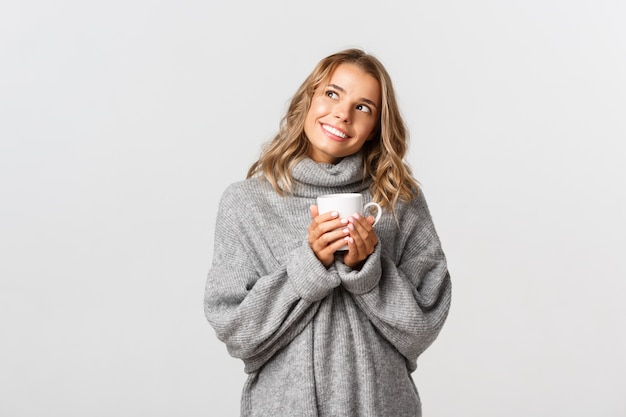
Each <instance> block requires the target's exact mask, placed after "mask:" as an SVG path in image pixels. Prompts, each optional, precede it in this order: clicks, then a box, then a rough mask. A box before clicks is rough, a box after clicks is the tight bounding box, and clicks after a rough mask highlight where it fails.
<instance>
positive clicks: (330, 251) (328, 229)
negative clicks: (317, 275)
mask: <svg viewBox="0 0 626 417" xmlns="http://www.w3.org/2000/svg"><path fill="white" fill-rule="evenodd" d="M310 210H311V217H312V218H313V221H312V222H311V224H310V225H309V229H308V230H309V245H311V249H313V253H315V256H317V259H319V260H320V262H321V263H323V264H324V266H325V267H326V268H328V267H329V266H331V265H332V263H333V261H334V260H335V252H337V250H338V249H339V248H340V247H342V246H343V245H345V244H346V242H345V240H344V238H346V237H348V233H347V232H346V230H347V229H346V225H347V222H346V221H345V220H344V221H342V220H341V219H339V214H338V213H337V212H336V211H333V212H330V213H322V214H321V215H320V214H319V210H318V208H317V206H316V205H312V206H311V207H310Z"/></svg>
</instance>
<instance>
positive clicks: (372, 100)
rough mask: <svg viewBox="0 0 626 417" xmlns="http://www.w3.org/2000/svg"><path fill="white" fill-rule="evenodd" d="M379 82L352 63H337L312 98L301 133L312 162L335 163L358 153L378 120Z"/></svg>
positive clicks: (379, 102)
mask: <svg viewBox="0 0 626 417" xmlns="http://www.w3.org/2000/svg"><path fill="white" fill-rule="evenodd" d="M380 106H381V91H380V84H379V83H378V81H377V80H376V79H375V78H374V77H372V76H371V75H369V74H367V73H366V72H364V71H363V70H361V69H360V68H359V67H357V66H356V65H353V64H340V65H339V66H337V68H335V70H334V71H333V72H332V73H331V75H330V77H329V79H328V80H327V82H326V83H322V84H321V85H320V86H319V87H318V88H317V90H316V91H315V94H314V95H313V97H312V98H311V106H310V108H309V111H308V113H307V115H306V118H305V120H304V133H305V134H306V136H307V138H308V140H309V143H310V145H311V146H310V147H309V153H308V156H309V157H310V158H311V159H312V160H314V161H315V162H325V163H332V164H334V163H337V162H339V160H341V158H343V157H345V156H348V155H352V154H355V153H356V152H358V151H359V150H360V149H361V147H362V146H363V144H364V143H365V141H367V140H368V139H370V138H371V135H372V133H373V132H374V129H375V128H376V126H377V125H378V121H379V119H380Z"/></svg>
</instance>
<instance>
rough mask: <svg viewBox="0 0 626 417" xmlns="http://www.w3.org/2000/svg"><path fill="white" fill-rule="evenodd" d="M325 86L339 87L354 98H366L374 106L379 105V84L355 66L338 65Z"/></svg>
mask: <svg viewBox="0 0 626 417" xmlns="http://www.w3.org/2000/svg"><path fill="white" fill-rule="evenodd" d="M326 84H327V85H334V86H336V87H339V88H341V89H343V90H344V91H345V93H346V94H348V95H350V96H354V97H355V98H366V99H368V100H371V101H373V102H374V103H376V104H379V103H380V98H381V97H380V96H381V91H380V83H379V82H378V80H377V79H376V78H374V77H373V76H371V75H370V74H368V73H367V72H365V71H363V70H362V69H361V68H360V67H358V66H357V65H354V64H340V65H338V66H337V67H336V68H335V69H334V70H333V71H332V72H331V73H330V76H329V77H328V80H327V83H326Z"/></svg>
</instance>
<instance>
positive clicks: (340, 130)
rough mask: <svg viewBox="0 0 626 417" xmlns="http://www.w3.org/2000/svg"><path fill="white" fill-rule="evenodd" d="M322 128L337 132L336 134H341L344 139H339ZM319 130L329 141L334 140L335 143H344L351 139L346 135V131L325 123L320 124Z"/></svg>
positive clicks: (339, 137)
mask: <svg viewBox="0 0 626 417" xmlns="http://www.w3.org/2000/svg"><path fill="white" fill-rule="evenodd" d="M324 126H326V127H328V128H331V129H333V130H336V131H338V132H341V133H343V134H344V135H345V136H346V137H345V138H344V137H341V136H337V135H335V134H333V133H332V132H330V131H328V130H326V129H325V128H324ZM320 129H322V132H323V133H324V134H325V135H326V136H327V137H328V138H330V139H332V140H334V141H336V142H344V141H346V140H349V139H350V138H351V136H350V135H348V133H346V131H345V130H343V129H339V128H338V127H336V126H333V125H329V124H326V123H320Z"/></svg>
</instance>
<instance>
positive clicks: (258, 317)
mask: <svg viewBox="0 0 626 417" xmlns="http://www.w3.org/2000/svg"><path fill="white" fill-rule="evenodd" d="M245 206H246V204H245V203H244V202H242V196H241V195H239V194H238V193H236V192H233V191H232V190H231V189H230V188H229V189H227V191H226V192H225V193H224V195H223V196H222V200H221V201H220V205H219V209H218V215H217V221H216V227H215V244H214V251H213V263H212V265H211V268H210V270H209V273H208V277H207V281H206V287H205V296H204V312H205V315H206V318H207V320H208V321H209V323H210V324H211V326H212V327H213V328H214V330H215V332H216V335H217V337H218V338H219V339H220V340H221V341H222V342H224V343H225V344H226V347H227V349H228V351H229V353H230V355H231V356H233V357H236V358H240V359H242V360H243V361H244V363H245V370H246V372H253V371H255V370H257V369H258V368H260V367H261V366H262V365H263V364H264V363H265V362H266V361H267V360H268V359H270V358H271V357H272V355H273V354H274V353H275V352H276V351H277V350H279V349H280V348H282V347H284V346H286V345H287V344H288V343H289V342H290V341H291V340H293V338H295V337H296V336H297V335H298V333H300V331H302V329H303V328H304V327H305V326H306V325H307V323H309V321H310V320H311V319H312V318H313V316H314V315H315V312H316V311H317V308H318V306H319V302H320V301H319V300H321V299H322V298H323V297H325V296H326V295H327V294H329V293H330V292H331V291H332V289H333V288H335V287H337V286H339V284H340V281H339V277H338V274H337V271H336V269H335V268H330V269H326V268H325V267H324V266H323V265H322V264H321V263H320V262H319V261H318V260H317V258H316V257H315V255H314V254H313V252H312V250H311V249H310V247H309V245H308V244H305V243H306V242H302V245H300V246H296V247H294V249H293V251H292V252H291V253H290V254H289V256H288V257H287V259H286V261H285V262H284V264H278V262H276V261H275V260H273V265H274V266H273V270H271V271H262V272H260V271H259V269H260V268H259V267H258V265H259V262H258V259H259V258H262V257H265V258H266V257H267V254H266V253H259V250H258V249H255V247H256V248H259V247H262V246H263V245H262V243H260V242H258V239H259V237H258V236H259V233H262V229H261V227H260V226H259V225H256V226H255V225H254V222H251V221H249V219H248V221H242V219H245V218H246V216H245V213H241V212H239V213H238V211H241V209H240V207H245ZM255 236H256V237H255ZM270 264H272V263H271V262H270Z"/></svg>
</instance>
